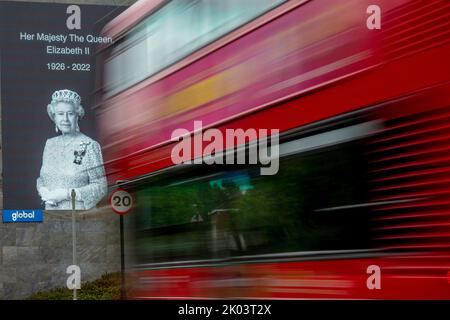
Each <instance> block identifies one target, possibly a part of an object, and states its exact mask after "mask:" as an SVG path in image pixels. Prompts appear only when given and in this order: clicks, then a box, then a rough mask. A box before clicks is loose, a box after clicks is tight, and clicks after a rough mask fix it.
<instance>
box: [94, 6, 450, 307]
mask: <svg viewBox="0 0 450 320" xmlns="http://www.w3.org/2000/svg"><path fill="white" fill-rule="evenodd" d="M372 2H373V1H368V0H348V1H327V0H311V1H308V0H291V1H282V0H246V1H241V0H227V1H220V0H174V1H162V0H151V1H150V0H149V1H139V2H137V3H136V4H135V5H133V6H132V7H130V8H129V9H128V10H127V11H126V12H124V13H123V14H121V15H120V16H118V17H117V18H116V19H114V20H113V21H112V22H111V23H110V24H108V25H107V27H106V28H105V29H104V32H103V33H104V36H108V37H111V38H112V39H113V42H112V44H107V45H105V46H104V47H103V48H102V49H101V50H100V51H99V53H98V59H99V62H100V66H99V69H101V77H100V78H99V80H98V88H97V91H96V97H97V102H98V103H97V106H96V110H97V115H98V119H99V121H100V129H101V132H100V133H101V142H102V146H103V152H104V157H105V167H106V169H107V173H108V181H109V183H110V185H111V186H112V187H115V186H117V185H120V186H121V187H123V188H126V189H128V190H129V191H130V192H132V193H133V195H134V197H135V201H136V206H135V209H134V212H133V213H132V214H131V216H130V217H132V219H133V220H134V227H133V231H134V245H133V250H134V253H133V255H134V258H135V265H134V266H133V270H132V273H133V275H134V276H135V283H134V284H133V288H132V289H133V296H132V297H133V298H136V299H166V298H169V299H170V298H238V297H243V298H271V299H274V298H282V299H286V298H294V299H297V298H314V299H317V298H318V299H342V298H344V299H348V298H364V299H366V298H367V299H372V298H374V299H449V298H450V273H449V271H450V251H449V249H450V232H449V226H450V200H449V199H450V198H449V194H450V154H449V151H450V143H449V142H450V125H449V123H450V95H449V94H448V93H449V92H450V59H449V57H450V28H449V26H450V22H449V21H450V20H449V17H450V3H449V2H448V1H445V0H430V1H420V0H379V1H377V5H378V6H379V8H380V9H381V28H380V29H372V28H369V27H368V23H367V20H368V19H369V18H370V17H371V16H372V15H373V14H376V8H375V9H373V7H372V9H370V8H369V6H370V5H372ZM368 8H369V9H368ZM373 10H375V11H373ZM369 26H370V23H369ZM194 121H202V123H203V129H209V128H215V129H218V130H220V131H221V132H225V130H226V129H239V128H240V129H243V130H247V129H251V128H253V129H256V130H258V129H279V130H280V136H279V139H280V145H279V148H280V149H279V150H280V164H279V172H278V174H276V175H273V176H269V175H268V176H263V175H261V174H260V170H259V169H260V167H259V166H258V165H226V164H223V165H220V164H216V165H205V164H203V165H196V164H190V165H189V164H182V165H174V163H173V162H172V160H171V151H172V149H173V147H174V145H175V144H176V143H177V142H176V141H171V135H172V133H173V132H174V130H176V129H178V128H186V129H188V130H189V131H190V132H191V134H192V135H193V134H194V127H193V125H194ZM253 142H254V141H253ZM251 143H252V141H246V142H245V143H244V144H243V145H242V147H244V148H241V149H240V151H236V152H245V150H246V149H245V147H247V148H248V147H249V146H250V145H251ZM223 151H224V152H225V153H226V152H230V150H223ZM198 156H199V154H194V155H193V157H198ZM119 182H120V183H119ZM378 272H379V273H380V274H381V282H379V281H378V279H377V278H376V276H377V275H378Z"/></svg>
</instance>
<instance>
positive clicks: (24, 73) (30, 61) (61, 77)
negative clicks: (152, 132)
mask: <svg viewBox="0 0 450 320" xmlns="http://www.w3.org/2000/svg"><path fill="white" fill-rule="evenodd" d="M69 5H70V4H53V3H26V2H0V68H1V69H0V70H1V102H2V104H1V108H2V149H3V150H2V151H3V152H2V155H3V208H4V209H38V208H42V206H41V200H40V197H39V195H38V193H37V190H36V179H37V178H38V177H39V171H40V168H41V165H42V153H43V150H44V145H45V141H46V140H47V139H49V138H52V137H54V136H56V135H58V133H56V132H55V125H54V123H53V122H52V121H51V120H50V118H49V117H48V115H47V104H49V103H50V101H51V95H52V93H53V92H54V91H55V90H59V89H70V90H73V91H75V92H77V93H78V94H79V95H80V96H81V99H82V101H81V104H82V106H83V107H84V109H85V111H86V115H85V117H84V118H83V119H82V120H81V121H80V131H81V132H83V133H84V134H86V135H87V136H89V137H91V138H93V139H94V140H97V133H96V128H95V114H94V111H93V110H92V106H93V101H94V100H93V92H94V80H95V54H94V53H95V50H96V47H97V46H98V45H96V44H89V43H87V42H86V41H85V42H84V43H72V42H70V41H69V40H68V41H67V42H66V43H65V44H63V43H60V42H54V43H47V42H44V41H36V40H34V41H24V40H20V37H19V34H20V32H27V33H29V34H36V33H38V32H39V33H41V32H42V33H52V34H64V35H68V34H69V33H73V34H77V35H83V36H86V35H88V34H93V35H94V36H95V35H99V34H100V32H101V30H102V28H103V27H104V25H105V24H106V23H107V22H109V21H110V20H111V19H113V18H114V17H115V16H117V15H118V14H119V13H120V12H122V11H123V10H125V9H126V7H115V6H100V5H79V7H80V8H81V30H68V29H67V27H66V20H67V17H69V15H68V14H67V13H66V9H67V7H68V6H69ZM34 39H36V36H35V37H34ZM47 45H55V46H57V47H66V46H67V47H77V46H79V47H82V48H84V47H85V46H89V47H90V48H91V49H90V56H87V55H79V56H78V55H47V54H46V46H47ZM49 62H65V63H66V64H71V63H90V64H91V71H90V72H86V71H71V70H65V71H52V70H48V68H47V63H49Z"/></svg>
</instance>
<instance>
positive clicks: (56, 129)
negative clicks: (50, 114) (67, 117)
mask: <svg viewBox="0 0 450 320" xmlns="http://www.w3.org/2000/svg"><path fill="white" fill-rule="evenodd" d="M55 132H56V133H58V126H57V125H56V124H55Z"/></svg>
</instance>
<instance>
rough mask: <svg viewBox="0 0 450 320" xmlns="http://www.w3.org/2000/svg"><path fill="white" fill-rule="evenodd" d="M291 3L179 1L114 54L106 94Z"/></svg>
mask: <svg viewBox="0 0 450 320" xmlns="http://www.w3.org/2000/svg"><path fill="white" fill-rule="evenodd" d="M283 2H286V1H285V0H245V1H242V0H227V1H223V0H176V1H170V2H168V3H167V4H166V5H165V6H163V7H162V8H161V9H159V10H158V11H156V12H155V13H154V14H153V15H151V16H149V17H148V18H147V19H145V20H144V21H143V22H141V23H140V24H139V25H138V26H136V27H135V28H134V29H133V30H132V31H131V32H130V33H128V34H127V35H126V36H125V39H123V40H122V41H120V42H117V43H116V44H115V45H114V46H113V49H112V52H111V58H110V59H109V60H108V61H107V62H106V65H105V92H106V95H107V96H111V95H114V94H116V93H118V92H120V91H122V90H124V89H126V88H128V87H130V86H131V85H133V84H135V83H137V82H139V81H141V80H143V79H145V78H147V77H149V76H151V75H153V74H155V73H156V72H158V71H160V70H162V69H164V68H166V67H167V66H169V65H171V64H173V63H175V62H177V61H178V60H180V59H182V58H184V57H186V56H188V55H189V54H191V53H192V52H194V51H196V50H198V49H200V48H201V47H203V46H205V45H207V44H208V43H211V42H213V41H214V40H216V39H218V38H220V37H222V36H224V35H225V34H227V33H229V32H230V31H232V30H233V29H236V28H238V27H239V26H242V25H244V24H245V23H247V22H249V21H250V20H253V19H255V18H256V17H257V16H259V15H261V14H262V13H264V12H266V11H268V10H270V9H272V8H274V7H275V6H278V5H279V4H281V3H283Z"/></svg>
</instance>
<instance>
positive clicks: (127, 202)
mask: <svg viewBox="0 0 450 320" xmlns="http://www.w3.org/2000/svg"><path fill="white" fill-rule="evenodd" d="M109 203H110V204H111V208H112V209H113V211H114V212H115V213H117V214H118V215H119V216H120V271H121V277H122V278H121V282H122V285H121V287H122V289H121V292H120V294H121V299H122V300H124V299H125V248H124V232H123V216H124V215H126V214H127V213H129V212H130V210H131V208H132V207H133V197H132V196H131V194H129V193H128V192H127V191H125V190H123V189H120V188H119V189H116V190H115V191H114V192H113V193H112V194H111V196H110V198H109Z"/></svg>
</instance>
